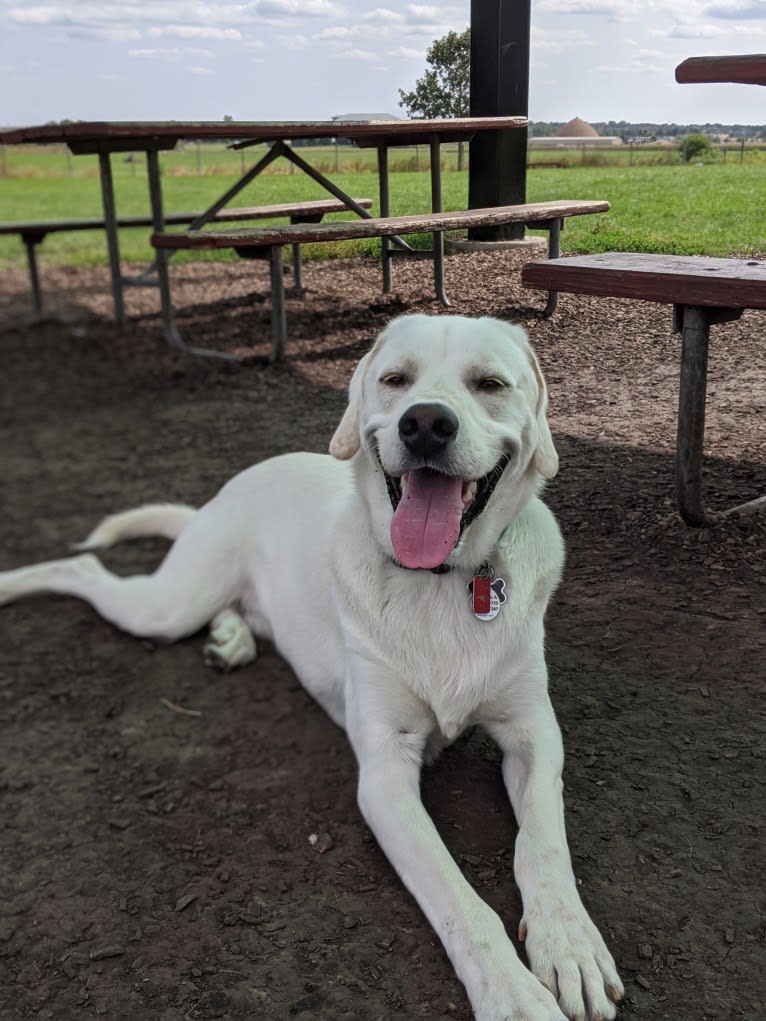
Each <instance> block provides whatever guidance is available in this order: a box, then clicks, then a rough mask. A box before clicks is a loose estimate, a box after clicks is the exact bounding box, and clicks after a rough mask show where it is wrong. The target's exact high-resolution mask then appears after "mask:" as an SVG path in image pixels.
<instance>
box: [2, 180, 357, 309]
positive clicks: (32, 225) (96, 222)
mask: <svg viewBox="0 0 766 1021" xmlns="http://www.w3.org/2000/svg"><path fill="white" fill-rule="evenodd" d="M354 201H355V203H356V204H357V206H360V207H362V208H363V209H369V208H370V207H371V206H372V199H369V198H358V199H354ZM346 212H348V206H347V204H346V203H345V202H341V201H340V200H338V199H319V200H313V201H309V202H284V203H278V204H276V205H270V206H245V207H240V208H228V209H227V208H224V209H221V210H219V211H218V212H217V213H216V214H215V216H214V217H213V220H212V222H214V223H226V222H231V221H241V220H268V219H279V218H281V217H287V218H289V220H290V223H318V222H319V221H320V220H321V219H322V217H324V216H326V215H328V214H330V213H346ZM198 221H201V222H204V214H203V213H166V214H165V223H168V224H190V225H191V226H192V227H194V226H196V224H197V222H198ZM153 225H154V221H153V218H152V217H151V216H148V215H147V216H120V217H117V226H118V227H152V226H153ZM105 226H106V221H105V220H104V218H103V217H85V218H80V219H70V220H30V221H28V222H26V223H24V222H15V221H13V222H0V235H9V234H17V235H18V236H19V237H20V238H21V240H22V241H23V242H24V245H25V247H26V250H27V265H28V267H29V280H30V284H31V287H32V300H33V302H34V308H35V312H36V314H37V315H38V316H40V315H42V310H43V302H42V290H41V287H40V276H39V271H38V266H37V253H36V250H37V246H38V245H39V244H41V243H42V242H43V241H44V240H45V238H46V237H47V236H48V234H57V233H64V232H69V231H83V230H104V228H105ZM293 267H294V270H295V276H296V286H297V287H300V286H301V263H300V248H299V247H298V245H295V246H294V249H293ZM139 281H140V278H139V280H134V281H132V282H133V283H137V282H139Z"/></svg>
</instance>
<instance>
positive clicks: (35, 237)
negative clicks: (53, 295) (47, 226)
mask: <svg viewBox="0 0 766 1021" xmlns="http://www.w3.org/2000/svg"><path fill="white" fill-rule="evenodd" d="M43 237H45V235H42V237H41V236H40V235H39V234H30V235H24V234H22V239H23V241H24V247H25V248H26V250H27V266H28V267H29V282H30V284H31V285H32V302H33V304H34V306H35V315H36V316H37V318H38V319H40V318H41V317H42V314H43V295H42V291H41V290H40V276H39V274H38V272H37V252H36V248H37V246H38V245H39V244H40V242H41V241H42V240H43Z"/></svg>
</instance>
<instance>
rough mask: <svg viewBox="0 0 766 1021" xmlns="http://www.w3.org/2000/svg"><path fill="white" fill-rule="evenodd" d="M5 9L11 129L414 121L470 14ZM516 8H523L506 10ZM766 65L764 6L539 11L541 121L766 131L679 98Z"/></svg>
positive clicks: (3, 62) (0, 116)
mask: <svg viewBox="0 0 766 1021" xmlns="http://www.w3.org/2000/svg"><path fill="white" fill-rule="evenodd" d="M375 2H376V0H370V2H366V0H250V2H248V0H143V2H141V0H135V2H132V3H131V2H129V0H107V2H103V3H97V2H94V0H0V70H1V72H2V80H3V82H4V88H3V96H2V99H1V100H0V125H3V126H10V125H22V124H40V123H45V122H48V121H52V120H62V119H64V118H69V119H72V120H220V119H222V118H223V117H224V116H230V117H233V118H234V119H235V120H304V119H307V120H326V119H328V118H331V117H333V116H335V115H338V114H344V113H360V112H367V113H370V112H374V113H390V114H397V115H404V111H403V110H402V108H401V107H400V106H399V95H398V89H399V88H403V89H411V88H412V87H413V85H414V83H415V80H416V78H418V77H419V76H420V75H421V74H422V73H423V71H424V70H425V68H426V66H427V65H426V62H425V54H426V50H427V49H428V46H429V45H430V43H431V42H432V41H433V40H434V39H437V38H439V37H440V36H442V35H444V34H445V33H446V32H448V31H450V30H451V29H455V30H457V31H462V30H463V29H464V28H465V27H466V26H467V24H468V22H469V18H470V0H463V2H453V3H450V2H447V3H444V4H438V5H432V4H427V3H408V2H406V0H380V2H382V3H384V4H385V6H374V3H375ZM507 2H508V4H509V7H511V9H512V8H513V4H514V3H515V2H516V0H507ZM757 52H766V0H709V2H708V0H532V38H531V57H530V89H529V116H530V118H531V119H532V120H545V121H549V120H550V121H568V120H569V119H570V118H572V117H575V116H579V117H582V118H583V119H584V120H586V121H608V120H626V121H633V122H636V121H638V122H643V121H649V122H654V123H663V122H675V123H679V124H687V123H700V122H706V121H711V122H716V121H717V122H721V123H740V124H764V123H766V89H764V88H761V87H759V86H750V85H723V84H721V85H677V84H676V82H675V79H674V69H675V66H676V65H677V64H678V63H680V61H681V60H683V59H684V58H685V57H688V56H700V55H714V54H726V53H757Z"/></svg>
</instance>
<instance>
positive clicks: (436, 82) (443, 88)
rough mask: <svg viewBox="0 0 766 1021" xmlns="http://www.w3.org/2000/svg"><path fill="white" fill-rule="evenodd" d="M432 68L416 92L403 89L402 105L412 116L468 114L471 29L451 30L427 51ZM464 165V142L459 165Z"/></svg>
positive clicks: (460, 115)
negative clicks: (462, 30)
mask: <svg viewBox="0 0 766 1021" xmlns="http://www.w3.org/2000/svg"><path fill="white" fill-rule="evenodd" d="M426 63H427V64H429V65H430V66H429V68H428V69H427V70H426V72H425V74H424V75H423V77H422V78H418V79H417V81H416V82H415V88H414V89H413V91H412V92H405V91H404V90H403V89H399V90H398V91H399V106H403V107H404V108H405V109H406V111H407V115H408V116H409V117H426V118H429V119H430V118H434V117H467V116H468V113H469V87H470V78H471V30H470V28H467V29H466V30H465V31H464V32H448V33H447V34H446V35H445V36H442V38H441V39H435V40H434V41H433V42H432V43H431V45H430V47H429V48H428V51H427V52H426ZM462 166H463V143H462V142H461V143H460V148H459V154H458V168H459V169H462Z"/></svg>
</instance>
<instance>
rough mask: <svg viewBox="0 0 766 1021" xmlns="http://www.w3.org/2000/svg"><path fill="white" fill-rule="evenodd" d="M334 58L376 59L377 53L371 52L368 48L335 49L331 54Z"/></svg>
mask: <svg viewBox="0 0 766 1021" xmlns="http://www.w3.org/2000/svg"><path fill="white" fill-rule="evenodd" d="M332 56H333V58H335V59H336V60H363V61H370V60H377V59H378V54H377V53H371V52H370V51H369V50H356V49H352V50H337V51H335V52H334V53H333V54H332Z"/></svg>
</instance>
